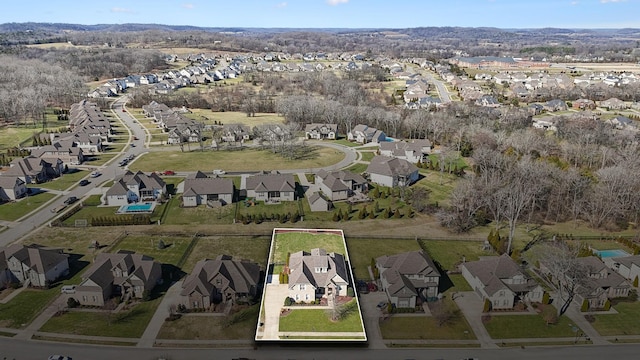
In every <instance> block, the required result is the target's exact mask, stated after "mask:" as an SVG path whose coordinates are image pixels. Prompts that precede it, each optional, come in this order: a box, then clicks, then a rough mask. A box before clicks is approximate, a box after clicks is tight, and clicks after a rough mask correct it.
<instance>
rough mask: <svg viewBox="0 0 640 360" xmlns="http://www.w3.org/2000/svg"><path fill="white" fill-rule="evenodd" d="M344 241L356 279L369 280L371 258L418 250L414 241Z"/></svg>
mask: <svg viewBox="0 0 640 360" xmlns="http://www.w3.org/2000/svg"><path fill="white" fill-rule="evenodd" d="M346 241H347V248H348V249H349V254H350V258H351V266H352V267H353V268H355V269H354V276H355V277H356V278H357V279H366V280H368V279H369V272H368V271H367V266H370V265H371V259H372V258H378V257H380V256H383V255H394V254H399V253H403V252H407V251H417V250H420V245H418V243H417V242H416V241H415V240H396V239H354V238H347V239H346Z"/></svg>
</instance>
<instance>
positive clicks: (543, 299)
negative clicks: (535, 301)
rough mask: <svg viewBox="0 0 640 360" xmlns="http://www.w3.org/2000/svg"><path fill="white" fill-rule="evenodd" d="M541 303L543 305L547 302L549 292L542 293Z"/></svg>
mask: <svg viewBox="0 0 640 360" xmlns="http://www.w3.org/2000/svg"><path fill="white" fill-rule="evenodd" d="M542 303H543V304H545V305H546V304H548V303H549V293H548V292H546V291H545V292H544V294H543V295H542Z"/></svg>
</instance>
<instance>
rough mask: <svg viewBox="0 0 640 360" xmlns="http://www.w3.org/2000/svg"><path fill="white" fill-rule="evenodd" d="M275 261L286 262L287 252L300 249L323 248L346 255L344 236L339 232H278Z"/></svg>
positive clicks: (275, 241)
mask: <svg viewBox="0 0 640 360" xmlns="http://www.w3.org/2000/svg"><path fill="white" fill-rule="evenodd" d="M274 243H275V244H274V251H273V253H274V254H273V257H274V259H273V262H274V263H284V262H285V261H286V257H287V253H291V254H293V253H295V252H298V251H307V252H308V251H310V250H311V249H314V248H318V247H319V248H322V249H325V250H326V251H327V253H330V252H336V253H340V254H342V255H346V254H345V251H346V249H345V248H344V244H343V242H342V236H340V235H337V234H311V233H304V232H290V233H279V234H276V236H275V239H274Z"/></svg>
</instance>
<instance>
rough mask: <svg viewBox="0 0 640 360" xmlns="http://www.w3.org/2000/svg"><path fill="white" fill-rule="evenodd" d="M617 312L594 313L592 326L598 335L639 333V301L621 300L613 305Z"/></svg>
mask: <svg viewBox="0 0 640 360" xmlns="http://www.w3.org/2000/svg"><path fill="white" fill-rule="evenodd" d="M613 308H614V309H615V310H616V311H617V312H618V313H617V314H601V315H595V318H596V321H595V322H594V323H592V324H591V325H593V327H594V328H595V329H596V330H597V331H598V332H599V333H600V335H603V336H607V335H639V334H640V303H639V302H634V303H629V302H621V303H619V304H617V305H615V306H614V307H613Z"/></svg>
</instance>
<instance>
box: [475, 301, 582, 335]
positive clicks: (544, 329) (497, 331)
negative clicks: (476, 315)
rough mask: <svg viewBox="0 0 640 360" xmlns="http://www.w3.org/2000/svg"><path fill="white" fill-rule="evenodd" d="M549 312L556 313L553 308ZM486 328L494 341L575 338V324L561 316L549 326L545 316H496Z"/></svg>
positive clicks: (487, 321)
mask: <svg viewBox="0 0 640 360" xmlns="http://www.w3.org/2000/svg"><path fill="white" fill-rule="evenodd" d="M547 306H548V307H549V309H548V310H545V311H551V312H554V313H555V312H556V309H555V308H554V307H553V306H551V305H547ZM484 327H485V328H486V329H487V331H488V332H489V335H491V338H493V339H519V338H558V337H574V336H576V333H575V332H574V331H573V323H572V322H571V320H570V319H569V318H568V317H566V316H561V317H560V318H559V319H558V321H557V322H556V323H555V324H549V325H547V323H546V321H545V319H544V315H542V314H538V315H494V316H491V317H490V319H488V320H486V321H484Z"/></svg>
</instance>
